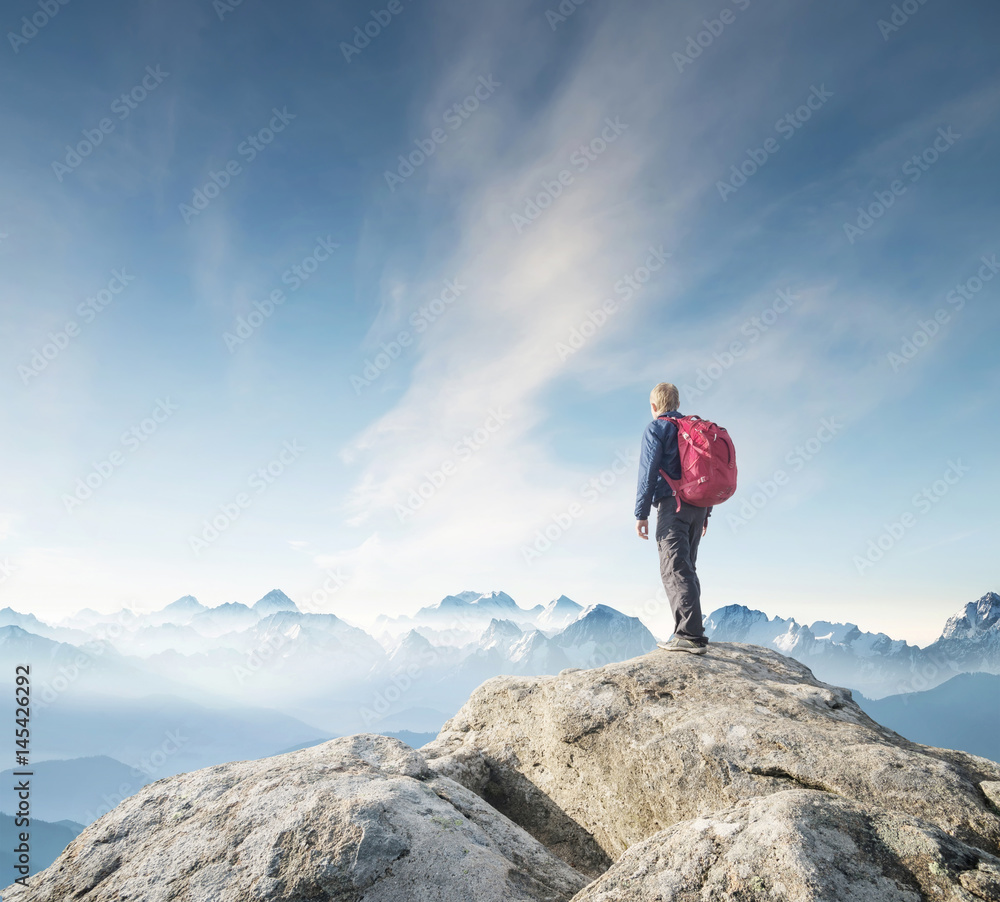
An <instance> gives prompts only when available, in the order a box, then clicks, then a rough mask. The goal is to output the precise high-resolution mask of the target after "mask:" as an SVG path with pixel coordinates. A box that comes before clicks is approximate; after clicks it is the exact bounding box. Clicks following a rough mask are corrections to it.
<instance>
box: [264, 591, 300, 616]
mask: <svg viewBox="0 0 1000 902" xmlns="http://www.w3.org/2000/svg"><path fill="white" fill-rule="evenodd" d="M252 610H253V612H254V613H255V614H256V615H257V616H258V617H267V616H268V615H270V614H276V613H278V612H279V611H294V612H296V613H298V610H299V609H298V608H297V607H296V605H295V602H294V601H292V599H290V598H289V597H288V596H287V595H286V594H285V593H284V592H282V591H281V590H280V589H272V590H271V591H270V592H268V593H267V595H265V596H264V597H263V598H261V599H260V600H259V601H257V602H256V603H255V604H254V606H253V608H252Z"/></svg>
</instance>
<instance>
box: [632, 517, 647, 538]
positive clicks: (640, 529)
mask: <svg viewBox="0 0 1000 902" xmlns="http://www.w3.org/2000/svg"><path fill="white" fill-rule="evenodd" d="M635 531H636V533H637V534H638V536H639V538H640V539H648V538H649V520H636V521H635Z"/></svg>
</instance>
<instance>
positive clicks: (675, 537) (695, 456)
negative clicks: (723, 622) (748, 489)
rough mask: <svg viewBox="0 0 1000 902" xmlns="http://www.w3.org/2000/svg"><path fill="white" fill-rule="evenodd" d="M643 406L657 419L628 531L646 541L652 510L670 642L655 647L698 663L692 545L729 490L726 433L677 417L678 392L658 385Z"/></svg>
mask: <svg viewBox="0 0 1000 902" xmlns="http://www.w3.org/2000/svg"><path fill="white" fill-rule="evenodd" d="M649 406H650V409H651V410H652V413H653V416H654V417H656V419H654V420H653V421H652V422H651V423H650V424H649V425H648V426H647V427H646V432H645V434H644V435H643V437H642V448H641V450H640V454H639V486H638V489H637V490H636V496H635V518H636V521H637V522H636V525H635V529H636V532H637V533H638V535H639V538H640V539H648V538H649V510H650V507H651V506H652V505H654V504H655V505H656V545H657V550H658V551H659V555H660V577H661V578H662V579H663V588H664V589H665V590H666V593H667V598H668V600H669V601H670V608H671V610H672V611H673V615H674V635H673V637H672V638H671V639H670V641H669V642H661V643H657V644H658V645H659V647H660V648H662V649H664V650H666V651H686V652H690V653H691V654H695V655H703V654H705V650H706V647H707V645H708V638H707V637H706V636H705V627H704V625H703V623H702V613H701V583H700V582H699V581H698V572H697V570H696V569H695V564H696V563H697V560H698V543H699V542H700V541H701V538H702V536H703V535H705V533H706V532H707V531H708V518H709V517H710V516H711V513H712V504H711V503H708V502H710V501H715V502H716V503H718V502H720V501H725V500H726V499H727V498H729V497H730V496H731V495H732V493H733V492H734V491H735V490H736V457H735V452H734V451H733V447H732V442H731V441H730V440H729V434H728V433H727V432H726V430H725V429H723V428H722V427H720V426H717V425H716V424H715V423H711V422H709V421H708V420H701V419H700V418H698V417H683V416H682V414H681V413H680V412H679V411H678V409H677V408H678V407H679V406H680V398H679V396H678V392H677V386H675V385H671V384H670V383H669V382H661V383H659V384H658V385H657V386H656V387H655V388H654V389H653V390H652V392H650V395H649ZM678 426H680V427H681V428H680V432H679V431H678ZM679 437H682V438H683V439H684V443H683V444H679V442H678V438H679ZM720 439H721V441H720ZM682 450H683V451H684V457H685V460H684V462H683V464H684V466H683V470H682V459H681V458H682V454H681V451H682ZM720 451H721V452H722V454H721V455H720V453H719V452H720ZM713 458H714V459H713ZM720 459H721V461H722V462H721V463H720ZM695 471H697V472H695ZM682 476H683V477H684V478H683V479H682ZM688 499H693V500H695V501H696V502H697V503H694V504H692V503H690V501H689V500H688Z"/></svg>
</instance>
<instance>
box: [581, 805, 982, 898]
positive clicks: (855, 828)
mask: <svg viewBox="0 0 1000 902" xmlns="http://www.w3.org/2000/svg"><path fill="white" fill-rule="evenodd" d="M721 899H737V900H742V902H749V900H753V902H788V900H795V902H812V900H815V902H820V900H823V902H833V900H844V902H922V900H924V899H935V900H940V902H997V900H1000V859H998V858H996V857H994V856H992V855H988V854H986V853H984V852H982V851H981V850H979V849H975V848H972V847H970V846H968V845H966V844H965V843H962V842H960V841H959V840H957V839H954V838H953V837H951V836H949V835H948V834H947V833H944V832H943V831H942V830H940V829H938V828H937V827H935V826H933V825H932V824H929V823H927V822H926V821H922V820H919V819H917V818H913V817H910V816H908V815H902V814H896V813H893V812H888V811H884V810H877V811H875V812H872V811H871V810H870V809H868V808H866V807H865V806H862V805H859V804H857V803H855V802H850V801H848V800H847V799H843V798H840V797H838V796H835V795H831V794H829V793H825V792H818V791H815V790H801V789H800V790H795V789H792V790H786V791H784V792H777V793H774V794H772V795H769V796H763V797H759V798H755V799H747V800H745V801H742V802H739V803H737V804H736V805H734V806H733V807H731V808H726V809H723V810H722V811H717V812H715V813H713V814H711V815H708V816H707V817H700V818H696V819H694V820H689V821H682V822H681V823H679V824H675V825H674V826H672V827H670V828H669V829H667V830H664V831H662V832H660V833H656V834H654V835H653V836H651V837H650V838H649V839H646V840H644V841H643V842H640V843H637V844H636V845H634V846H632V847H631V848H630V849H629V850H628V851H627V852H626V853H625V854H624V855H623V856H622V857H621V859H620V860H619V861H618V862H617V863H616V864H615V865H614V867H612V868H611V870H609V871H608V872H607V873H606V874H604V876H603V877H601V878H600V879H599V880H597V881H595V882H594V883H592V884H591V885H590V886H588V887H587V888H586V889H584V890H583V891H582V892H580V893H579V894H578V895H577V896H575V897H574V899H573V902H625V900H628V902H672V900H678V902H679V900H685V902H694V900H705V902H708V900H721Z"/></svg>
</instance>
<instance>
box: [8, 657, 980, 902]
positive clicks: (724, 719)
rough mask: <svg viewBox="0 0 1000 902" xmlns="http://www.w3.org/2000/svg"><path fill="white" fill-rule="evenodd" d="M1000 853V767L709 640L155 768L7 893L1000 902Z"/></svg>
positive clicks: (235, 901) (102, 897)
mask: <svg viewBox="0 0 1000 902" xmlns="http://www.w3.org/2000/svg"><path fill="white" fill-rule="evenodd" d="M983 713H984V716H995V714H994V712H992V711H985V710H984V712H983ZM998 855H1000V764H997V763H995V762H993V761H990V760H987V759H985V758H978V757H975V756H973V755H968V754H965V753H962V752H956V751H949V750H946V749H939V748H930V747H927V746H922V745H918V744H916V743H913V742H910V741H908V740H906V739H904V738H903V737H901V736H899V735H897V734H895V733H893V732H892V731H890V730H888V729H886V728H884V727H882V726H880V725H879V724H877V723H875V722H874V721H872V720H871V719H870V718H869V717H867V716H866V715H865V714H864V713H863V712H862V711H861V709H860V708H858V706H857V705H856V704H855V703H854V701H853V700H852V698H851V695H850V693H849V692H848V691H846V690H844V689H839V688H837V687H833V686H829V685H826V684H825V683H821V682H819V681H817V680H816V679H815V678H814V677H813V675H812V673H811V672H810V671H809V670H808V668H806V667H805V666H804V665H802V664H800V663H798V662H796V661H794V660H792V659H791V658H788V657H785V656H784V655H782V654H780V653H778V652H776V651H771V650H768V649H764V648H761V647H759V646H753V645H741V644H736V643H712V644H711V645H710V647H709V652H708V654H706V655H704V656H697V657H696V656H690V655H685V654H678V653H667V652H662V651H655V652H651V653H649V654H646V655H643V656H641V657H637V658H633V659H631V660H628V661H624V662H622V663H618V664H608V665H606V666H604V667H600V668H597V669H593V670H576V669H570V670H565V671H563V672H562V673H560V674H559V675H558V676H539V677H497V678H494V679H491V680H489V681H488V682H486V683H484V684H483V685H482V686H481V687H480V688H479V689H478V690H476V691H475V692H474V693H473V695H472V697H471V698H470V699H469V700H468V702H467V703H466V704H465V706H464V707H463V708H462V709H461V710H460V711H459V712H458V714H457V715H456V716H455V717H454V718H452V719H451V720H450V721H449V722H448V723H447V724H445V726H444V729H443V730H442V731H441V733H440V735H439V736H438V737H437V739H435V740H434V741H433V742H431V743H430V744H429V745H427V746H425V747H424V748H423V749H421V750H419V751H414V750H412V749H410V748H408V747H407V746H405V745H403V744H402V743H400V742H398V741H396V740H392V739H387V738H384V737H378V736H370V735H362V736H354V737H347V738H344V739H338V740H333V741H332V742H327V743H324V744H323V745H319V746H315V747H313V748H310V749H306V750H304V751H299V752H293V753H290V754H286V755H279V756H276V757H274V758H266V759H261V760H258V761H244V762H235V763H232V764H227V765H222V766H219V767H213V768H208V769H205V770H201V771H195V772H194V773H190V774H185V775H181V776H178V777H173V778H170V779H167V780H160V781H158V782H157V783H153V784H151V785H149V786H147V787H146V788H145V789H143V790H141V791H140V792H139V793H138V794H137V795H135V796H133V797H132V798H130V799H127V800H126V801H124V802H122V803H121V804H120V805H119V806H118V807H117V808H116V809H114V810H113V811H112V812H110V813H109V814H107V815H105V816H104V817H103V818H101V819H100V820H98V821H97V822H96V823H94V824H93V825H92V826H91V827H89V828H88V829H87V830H85V831H84V832H83V833H81V834H80V836H79V837H77V839H76V840H74V841H73V842H72V843H71V844H70V845H69V846H68V847H67V849H66V850H65V851H64V852H63V854H62V855H61V856H60V857H59V858H58V859H57V860H56V861H55V862H54V863H53V865H52V866H51V867H49V868H48V869H47V870H46V871H44V872H43V873H41V874H39V875H37V876H36V877H32V878H31V879H30V881H29V885H28V887H20V886H14V887H9V888H8V889H6V890H4V891H3V893H2V895H3V898H4V899H5V900H7V902H10V900H13V902H56V900H58V902H62V900H66V899H74V900H80V902H112V900H114V902H125V900H129V902H172V900H179V902H180V900H183V902H270V900H275V902H307V900H309V902H312V900H315V902H323V900H329V902H334V900H336V902H340V900H343V902H348V900H350V902H369V900H390V899H391V900H394V902H395V900H400V902H407V900H415V902H416V900H421V902H422V900H427V902H430V900H440V902H452V900H454V902H459V900H461V902H466V900H469V899H475V900H476V902H488V900H494V899H495V900H498V902H499V900H567V902H568V900H574V902H612V900H616V902H617V900H621V902H626V900H627V902H674V900H675V902H695V900H698V902H709V900H712V902H714V900H726V899H733V900H738V902H765V900H766V902H779V900H781V902H805V900H814V902H820V900H822V902H837V900H844V902H869V900H870V902H896V900H898V902H920V900H943V902H950V900H954V902H1000V858H998Z"/></svg>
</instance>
